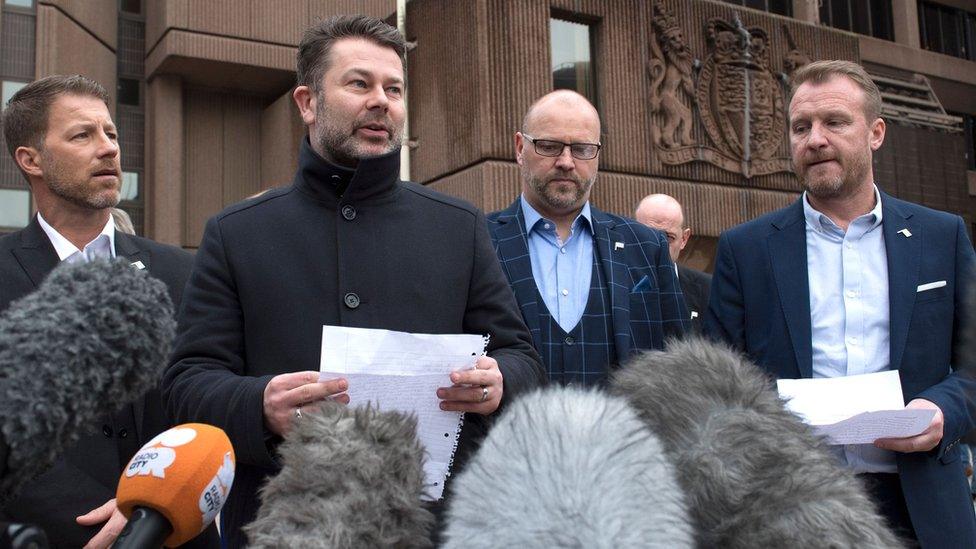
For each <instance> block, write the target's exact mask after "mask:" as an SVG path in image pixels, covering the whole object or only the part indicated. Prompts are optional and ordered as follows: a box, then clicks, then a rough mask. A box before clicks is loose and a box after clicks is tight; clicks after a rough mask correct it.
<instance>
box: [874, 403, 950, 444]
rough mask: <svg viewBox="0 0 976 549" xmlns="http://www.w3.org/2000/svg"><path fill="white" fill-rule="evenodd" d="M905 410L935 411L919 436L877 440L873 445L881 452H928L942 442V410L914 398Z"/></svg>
mask: <svg viewBox="0 0 976 549" xmlns="http://www.w3.org/2000/svg"><path fill="white" fill-rule="evenodd" d="M905 408H911V409H918V410H935V415H934V416H933V417H932V421H931V422H930V423H929V426H928V427H927V428H926V429H925V430H924V431H922V432H921V434H918V435H915V436H913V437H906V438H879V439H878V440H876V441H874V445H875V446H877V447H878V448H881V449H882V450H892V451H895V452H906V453H907V452H928V451H929V450H931V449H932V448H935V447H936V446H938V445H939V443H940V442H942V433H943V429H944V428H945V425H944V422H945V419H944V417H943V416H942V410H941V409H940V408H939V407H938V406H936V405H935V403H933V402H930V401H928V400H925V399H924V398H916V399H915V400H913V401H911V402H909V403H908V405H907V406H905Z"/></svg>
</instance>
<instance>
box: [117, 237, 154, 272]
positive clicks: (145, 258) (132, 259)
mask: <svg viewBox="0 0 976 549" xmlns="http://www.w3.org/2000/svg"><path fill="white" fill-rule="evenodd" d="M115 256H116V257H124V258H125V259H126V260H127V261H128V262H129V263H130V264H131V263H136V262H137V261H139V262H141V263H142V266H143V268H145V269H147V270H149V268H150V261H149V260H150V255H149V250H146V249H145V248H142V247H140V246H139V244H138V243H137V242H136V240H135V239H134V238H132V237H131V236H129V235H128V234H126V233H123V232H121V231H118V230H117V231H115Z"/></svg>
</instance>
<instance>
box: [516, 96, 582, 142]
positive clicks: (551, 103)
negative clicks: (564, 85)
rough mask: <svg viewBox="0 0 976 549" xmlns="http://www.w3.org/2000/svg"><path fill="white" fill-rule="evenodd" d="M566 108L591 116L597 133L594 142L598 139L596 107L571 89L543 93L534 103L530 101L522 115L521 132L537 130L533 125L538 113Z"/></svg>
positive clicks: (528, 132) (529, 132) (559, 110)
mask: <svg viewBox="0 0 976 549" xmlns="http://www.w3.org/2000/svg"><path fill="white" fill-rule="evenodd" d="M567 109H572V110H574V111H579V112H582V113H584V114H585V115H587V116H592V117H593V120H595V121H596V128H597V135H596V136H595V140H594V143H595V142H597V141H599V139H600V135H599V132H600V114H599V113H597V111H596V107H594V106H593V103H590V101H589V100H588V99H587V98H585V97H583V96H582V95H580V94H578V93H576V92H574V91H572V90H556V91H554V92H551V93H547V94H546V95H543V96H542V97H540V98H539V99H536V101H535V103H532V106H530V107H529V110H527V111H526V112H525V116H524V117H522V132H524V133H527V134H530V135H533V133H532V132H534V131H536V130H537V128H536V127H535V126H536V125H537V123H538V118H539V115H540V114H542V113H548V112H551V111H553V110H555V111H556V112H563V111H565V110H567Z"/></svg>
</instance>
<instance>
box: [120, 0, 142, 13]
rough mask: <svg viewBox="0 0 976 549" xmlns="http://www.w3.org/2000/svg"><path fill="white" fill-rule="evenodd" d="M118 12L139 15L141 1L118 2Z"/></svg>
mask: <svg viewBox="0 0 976 549" xmlns="http://www.w3.org/2000/svg"><path fill="white" fill-rule="evenodd" d="M119 10H121V11H124V12H126V13H131V14H132V15H141V14H142V0H119Z"/></svg>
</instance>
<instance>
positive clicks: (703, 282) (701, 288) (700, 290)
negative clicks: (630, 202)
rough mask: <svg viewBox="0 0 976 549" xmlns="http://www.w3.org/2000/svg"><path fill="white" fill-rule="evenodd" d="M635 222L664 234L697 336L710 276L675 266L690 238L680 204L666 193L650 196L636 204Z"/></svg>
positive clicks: (689, 228) (689, 231) (704, 307)
mask: <svg viewBox="0 0 976 549" xmlns="http://www.w3.org/2000/svg"><path fill="white" fill-rule="evenodd" d="M634 217H635V218H636V219H637V221H639V222H641V223H643V224H644V225H647V226H648V227H652V228H654V229H658V230H661V231H663V232H664V234H665V235H667V237H668V249H669V251H670V252H671V261H674V264H675V266H676V267H677V269H678V282H679V283H680V284H681V292H682V293H683V294H685V304H687V305H688V316H689V318H690V319H691V328H692V331H693V333H701V327H702V317H703V316H704V313H705V310H706V309H707V308H708V291H709V287H710V285H711V283H712V275H710V274H708V273H703V272H701V271H696V270H694V269H689V268H687V267H683V266H680V265H678V256H680V255H681V250H684V249H685V246H686V245H687V244H688V239H689V238H691V227H687V226H685V214H684V212H683V211H682V209H681V204H680V203H679V202H678V201H677V200H675V199H674V198H673V197H671V196H668V195H666V194H652V195H648V196H646V197H644V199H643V200H641V201H640V204H638V205H637V212H636V213H635V214H634Z"/></svg>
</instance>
